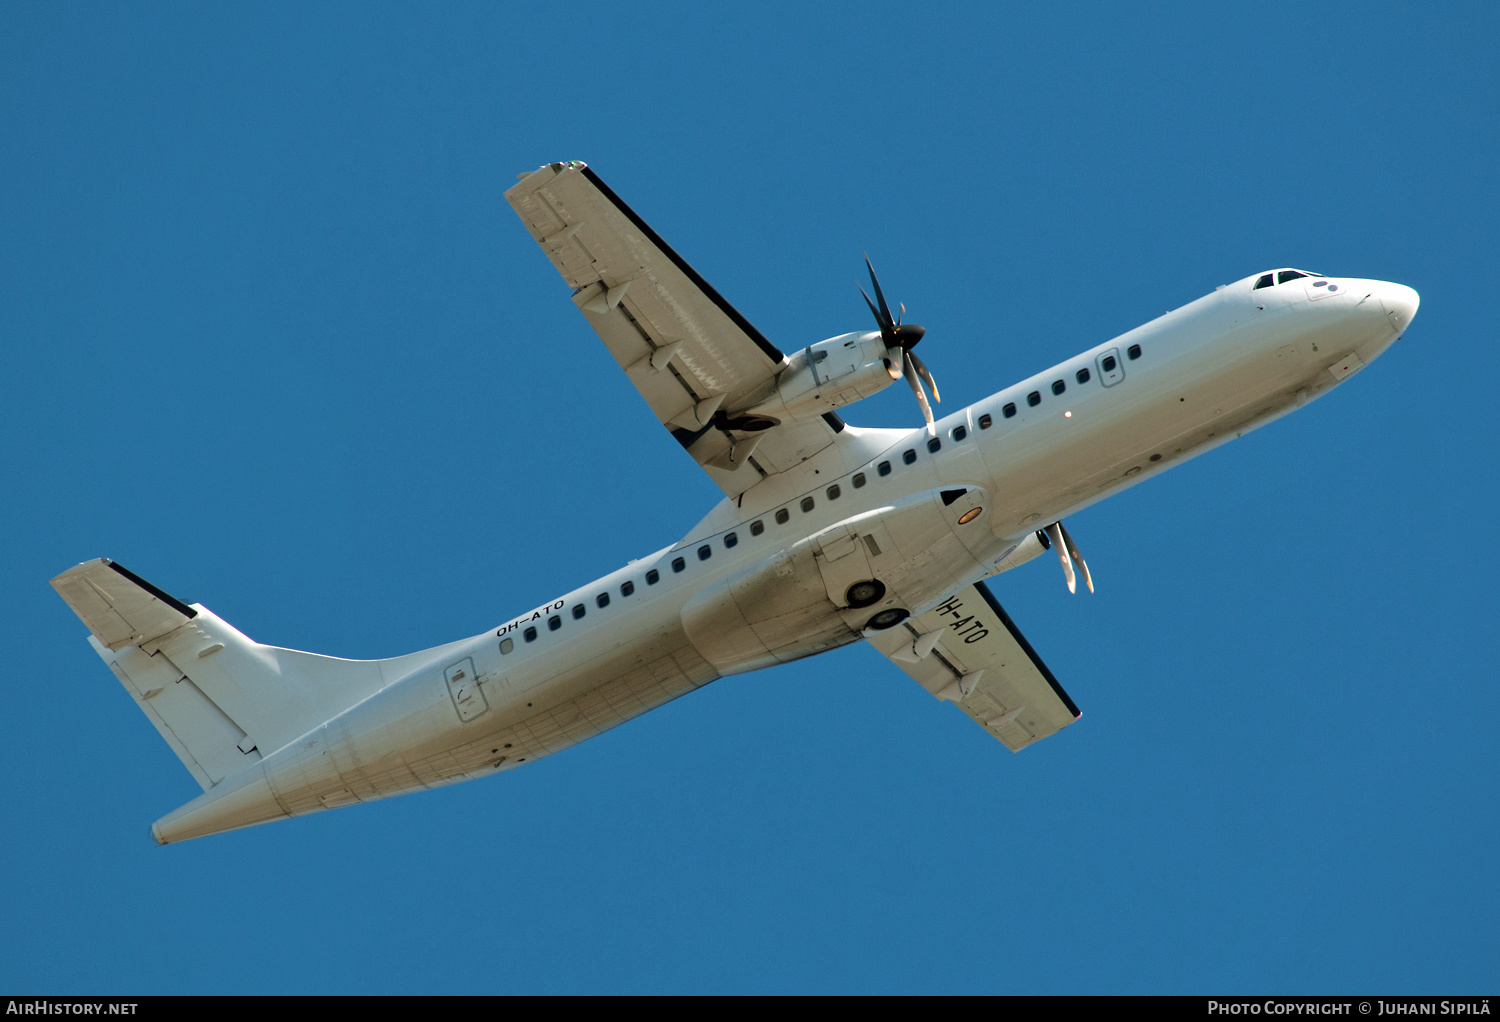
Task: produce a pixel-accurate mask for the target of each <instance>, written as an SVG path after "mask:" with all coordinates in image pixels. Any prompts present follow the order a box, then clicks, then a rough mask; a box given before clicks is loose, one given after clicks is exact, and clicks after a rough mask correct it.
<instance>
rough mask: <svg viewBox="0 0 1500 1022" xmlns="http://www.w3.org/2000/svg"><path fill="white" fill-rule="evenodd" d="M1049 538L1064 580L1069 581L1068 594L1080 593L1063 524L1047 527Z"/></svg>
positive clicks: (1056, 523) (1057, 523)
mask: <svg viewBox="0 0 1500 1022" xmlns="http://www.w3.org/2000/svg"><path fill="white" fill-rule="evenodd" d="M1047 537H1048V538H1049V539H1051V540H1052V552H1053V553H1055V554H1056V555H1057V560H1058V563H1060V564H1061V565H1062V570H1063V578H1065V579H1067V580H1068V592H1070V593H1076V592H1078V580H1077V578H1076V577H1075V576H1074V575H1073V562H1072V561H1070V560H1068V544H1067V542H1066V541H1065V540H1064V539H1063V531H1062V524H1061V523H1059V522H1053V523H1052V524H1051V525H1049V526H1047Z"/></svg>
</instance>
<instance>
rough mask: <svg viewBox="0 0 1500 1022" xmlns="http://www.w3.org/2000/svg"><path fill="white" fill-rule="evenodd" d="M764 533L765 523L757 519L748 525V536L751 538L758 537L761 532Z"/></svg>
mask: <svg viewBox="0 0 1500 1022" xmlns="http://www.w3.org/2000/svg"><path fill="white" fill-rule="evenodd" d="M765 531H766V523H765V522H762V521H760V520H759V519H757V520H756V521H753V522H751V523H750V535H752V536H759V535H760V534H761V533H762V532H765Z"/></svg>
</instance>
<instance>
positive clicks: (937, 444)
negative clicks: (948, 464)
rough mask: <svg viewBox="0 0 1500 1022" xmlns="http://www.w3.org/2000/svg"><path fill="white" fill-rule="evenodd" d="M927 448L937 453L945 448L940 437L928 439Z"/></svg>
mask: <svg viewBox="0 0 1500 1022" xmlns="http://www.w3.org/2000/svg"><path fill="white" fill-rule="evenodd" d="M927 449H928V450H929V451H931V452H932V453H933V454H936V453H937V452H938V451H941V450H942V449H943V441H942V440H941V439H939V438H938V437H933V438H932V439H931V440H929V441H927Z"/></svg>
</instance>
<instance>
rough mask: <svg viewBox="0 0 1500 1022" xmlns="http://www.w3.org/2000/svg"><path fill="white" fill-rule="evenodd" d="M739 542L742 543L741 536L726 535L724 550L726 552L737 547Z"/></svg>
mask: <svg viewBox="0 0 1500 1022" xmlns="http://www.w3.org/2000/svg"><path fill="white" fill-rule="evenodd" d="M739 541H740V537H739V536H737V535H735V534H734V533H732V532H731V533H729V534H728V535H726V536H725V537H724V549H725V550H728V549H730V548H731V547H733V546H735V545H737V544H738V543H739Z"/></svg>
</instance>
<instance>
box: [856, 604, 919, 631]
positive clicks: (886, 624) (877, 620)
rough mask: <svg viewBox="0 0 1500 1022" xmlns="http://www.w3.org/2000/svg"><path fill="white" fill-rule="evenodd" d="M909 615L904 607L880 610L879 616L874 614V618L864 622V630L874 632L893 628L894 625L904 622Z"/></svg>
mask: <svg viewBox="0 0 1500 1022" xmlns="http://www.w3.org/2000/svg"><path fill="white" fill-rule="evenodd" d="M910 614H911V612H910V611H908V610H906V609H905V608H904V607H891V608H889V609H887V610H882V611H881V612H880V613H879V614H876V615H875V616H874V617H872V618H870V620H868V621H866V622H865V628H866V629H867V630H869V631H875V632H880V631H884V630H885V629H887V628H890V627H893V626H894V625H899V624H900V623H901V622H903V621H905V620H906V619H907V618H908V617H909V616H910Z"/></svg>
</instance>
